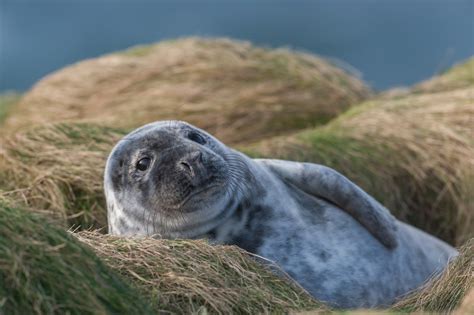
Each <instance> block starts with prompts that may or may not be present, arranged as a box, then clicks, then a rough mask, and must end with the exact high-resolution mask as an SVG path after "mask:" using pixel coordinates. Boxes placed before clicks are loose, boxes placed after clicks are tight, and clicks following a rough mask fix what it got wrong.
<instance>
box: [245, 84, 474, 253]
mask: <svg viewBox="0 0 474 315" xmlns="http://www.w3.org/2000/svg"><path fill="white" fill-rule="evenodd" d="M473 119H474V103H473V100H472V87H471V88H464V89H457V90H453V91H447V92H443V93H433V94H428V93H426V94H420V95H407V96H404V97H401V98H396V99H392V100H373V101H369V102H366V103H364V104H362V105H359V106H356V107H354V108H353V109H351V110H349V111H348V112H346V113H344V114H343V115H341V116H340V117H339V118H338V119H336V120H334V121H332V122H331V123H329V124H328V125H326V126H324V127H320V128H316V129H312V130H307V131H303V132H299V133H297V134H293V135H291V136H285V137H277V138H274V139H271V140H264V141H263V142H260V143H258V144H255V145H253V146H250V147H247V148H245V150H244V151H247V152H248V153H249V154H250V155H253V156H263V157H273V158H282V159H288V160H300V161H312V162H316V163H321V164H325V165H328V166H330V167H333V168H335V169H336V170H338V171H340V172H341V173H343V174H345V175H346V176H348V177H349V178H351V179H352V180H354V181H355V182H356V183H357V184H359V185H360V186H361V187H363V188H364V189H365V190H366V191H368V192H369V193H370V194H372V195H373V196H374V197H376V198H377V199H378V200H380V201H381V202H382V203H383V204H385V205H386V206H387V207H388V208H389V209H390V210H391V211H392V212H393V213H394V214H395V215H396V216H397V217H398V218H400V219H401V220H404V221H407V222H409V223H411V224H414V225H416V226H418V227H420V228H422V229H423V230H426V231H428V232H430V233H432V234H435V235H437V236H438V237H440V238H442V239H444V240H446V241H448V242H450V243H452V244H456V245H460V244H462V243H463V242H464V241H466V240H467V239H469V238H471V237H473V233H474V213H473V211H472V209H473V208H474V204H473V198H472V192H473V191H474V140H473V138H472V134H473V125H472V121H473Z"/></svg>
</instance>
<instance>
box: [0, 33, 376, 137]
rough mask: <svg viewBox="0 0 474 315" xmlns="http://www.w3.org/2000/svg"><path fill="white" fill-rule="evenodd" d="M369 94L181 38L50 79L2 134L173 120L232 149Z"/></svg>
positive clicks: (311, 63)
mask: <svg viewBox="0 0 474 315" xmlns="http://www.w3.org/2000/svg"><path fill="white" fill-rule="evenodd" d="M370 95H371V92H370V90H369V89H368V88H367V87H366V86H365V85H364V84H363V83H362V82H361V81H360V80H358V79H357V78H355V77H353V76H351V75H350V74H348V73H346V72H344V71H343V70H341V69H339V68H337V67H335V66H333V65H332V64H330V63H329V62H327V61H325V60H323V59H321V58H319V57H316V56H312V55H309V54H304V53H299V52H294V51H291V50H288V49H273V50H272V49H265V48H259V47H255V46H253V45H251V44H250V43H248V42H240V41H233V40H228V39H200V38H186V39H179V40H173V41H165V42H160V43H159V44H156V45H152V46H139V47H136V48H133V49H129V50H127V51H125V52H119V53H115V54H111V55H106V56H103V57H100V58H96V59H91V60H87V61H83V62H80V63H78V64H75V65H72V66H70V67H67V68H65V69H62V70H60V71H58V72H56V73H54V74H52V75H49V76H47V77H45V78H44V79H43V80H41V81H40V82H39V83H37V84H36V85H35V87H34V88H33V89H32V90H31V91H29V92H28V93H26V95H25V97H24V98H23V99H22V101H21V102H20V103H19V104H18V105H17V106H15V108H14V110H12V112H11V114H10V115H9V118H8V119H7V121H6V126H7V128H8V129H10V130H16V129H17V128H21V127H25V126H30V125H32V124H42V123H46V122H47V123H51V122H57V121H71V120H75V121H77V120H86V121H89V122H96V123H100V124H101V125H106V126H112V127H124V128H135V127H138V126H141V125H143V124H145V123H147V122H150V121H155V120H163V119H176V118H179V119H181V120H186V121H188V122H190V123H193V124H195V125H197V126H199V127H202V128H204V129H206V130H208V131H210V132H211V133H213V134H215V135H216V136H218V137H219V138H220V139H222V140H224V141H225V142H226V143H237V142H246V141H249V140H250V139H257V138H265V137H268V136H271V135H275V134H282V133H285V132H288V131H291V130H298V129H303V128H306V127H312V126H315V125H319V124H322V123H325V122H327V121H328V120H330V119H331V118H333V117H335V116H337V115H338V114H340V113H342V112H343V111H345V110H346V109H347V108H349V107H350V105H352V104H356V103H358V102H360V101H362V100H364V99H366V98H367V97H369V96H370Z"/></svg>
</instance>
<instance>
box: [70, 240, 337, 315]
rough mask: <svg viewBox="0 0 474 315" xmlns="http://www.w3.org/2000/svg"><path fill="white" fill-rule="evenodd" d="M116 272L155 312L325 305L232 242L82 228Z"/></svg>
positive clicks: (251, 310)
mask: <svg viewBox="0 0 474 315" xmlns="http://www.w3.org/2000/svg"><path fill="white" fill-rule="evenodd" d="M76 237H78V238H79V240H80V241H81V242H83V243H86V244H88V245H89V246H90V247H91V248H93V249H94V251H95V252H96V253H97V255H98V256H99V257H101V259H102V260H103V261H104V262H105V263H106V264H107V265H109V266H110V267H111V268H113V269H114V270H116V271H118V272H119V273H120V274H121V275H122V276H123V277H125V278H126V279H127V280H128V281H129V282H130V283H132V284H134V285H135V286H136V287H137V288H139V289H140V290H141V292H142V294H143V295H145V296H147V297H148V298H149V299H151V300H152V301H154V303H155V305H154V306H155V308H159V309H160V312H164V313H168V312H170V313H173V314H191V313H196V312H203V311H205V312H207V313H210V314H261V313H267V314H268V313H271V314H275V313H277V314H283V313H287V312H288V311H289V310H307V309H318V310H321V311H323V310H326V311H327V310H328V308H327V307H325V306H323V305H322V304H321V303H318V302H316V301H315V300H313V299H312V298H311V297H310V296H309V295H308V294H307V293H306V292H305V291H304V290H303V289H301V288H300V287H299V286H297V285H296V284H295V283H293V282H292V281H290V280H289V279H284V278H280V277H277V276H276V275H275V274H274V272H273V271H276V270H278V269H276V267H273V268H270V266H271V265H266V266H265V265H263V264H261V263H260V262H258V261H256V260H261V259H259V258H256V257H253V256H249V254H248V253H246V252H244V251H243V250H241V249H239V248H238V247H235V246H211V245H209V244H208V243H207V242H206V241H204V240H197V241H196V240H157V239H151V238H120V237H116V236H111V235H103V234H100V233H96V232H88V231H83V232H80V233H78V234H77V235H76ZM280 273H281V272H280Z"/></svg>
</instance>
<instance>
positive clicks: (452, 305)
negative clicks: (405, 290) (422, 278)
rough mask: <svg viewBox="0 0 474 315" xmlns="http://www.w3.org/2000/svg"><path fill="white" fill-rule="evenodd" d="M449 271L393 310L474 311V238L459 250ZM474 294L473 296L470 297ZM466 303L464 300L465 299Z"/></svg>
mask: <svg viewBox="0 0 474 315" xmlns="http://www.w3.org/2000/svg"><path fill="white" fill-rule="evenodd" d="M459 252H460V255H459V257H457V258H456V259H454V260H453V261H452V262H451V263H450V264H449V266H448V267H447V268H446V270H445V271H444V272H443V273H442V274H440V275H439V276H437V277H435V278H434V279H432V280H431V281H429V282H427V283H426V284H425V285H424V286H423V287H422V288H421V289H419V290H417V291H416V292H414V293H413V294H411V295H409V296H407V297H406V298H404V299H403V300H402V301H400V302H398V303H397V304H396V305H395V306H394V307H393V308H392V309H393V310H401V311H409V312H419V311H425V312H450V311H453V310H454V309H456V308H457V307H459V306H460V304H461V302H463V304H462V305H461V310H459V313H460V312H461V311H462V308H465V309H468V308H469V307H470V308H471V309H472V308H473V307H474V303H473V302H474V301H473V300H472V292H471V290H472V288H473V285H474V239H471V240H469V241H468V242H467V243H466V244H465V245H464V246H462V247H461V248H460V250H459ZM469 292H471V294H470V295H471V297H470V295H467V294H468V293H469ZM464 299H465V300H466V301H463V300H464Z"/></svg>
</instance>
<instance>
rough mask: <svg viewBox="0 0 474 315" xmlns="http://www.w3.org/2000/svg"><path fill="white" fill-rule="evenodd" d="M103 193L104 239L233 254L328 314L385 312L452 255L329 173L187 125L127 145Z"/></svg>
mask: <svg viewBox="0 0 474 315" xmlns="http://www.w3.org/2000/svg"><path fill="white" fill-rule="evenodd" d="M145 166H146V167H145ZM104 184H105V192H106V198H107V205H108V220H109V232H110V233H112V234H117V235H148V236H150V235H153V236H157V237H166V238H208V239H209V240H210V241H211V242H212V243H216V244H233V245H237V246H240V247H241V248H243V249H245V250H247V251H249V252H251V253H255V254H258V255H260V256H263V257H265V258H267V259H269V260H272V261H274V262H276V263H277V264H278V265H279V266H280V267H281V268H282V269H283V270H285V271H286V272H287V273H288V274H289V275H290V276H292V278H294V279H295V280H296V281H297V282H298V283H299V284H300V285H301V286H303V287H304V288H305V289H306V290H307V291H308V292H310V293H311V294H312V295H313V296H314V297H315V298H317V299H318V300H321V301H324V302H326V303H328V304H330V305H332V306H335V307H342V308H355V307H379V306H387V305H390V304H392V303H393V302H395V300H396V299H397V298H398V297H400V296H402V295H404V294H406V293H408V292H409V291H410V290H413V289H415V288H417V287H418V286H420V285H421V284H423V282H424V281H426V280H427V279H428V278H429V277H430V276H432V275H434V274H435V273H437V272H440V271H441V270H442V269H443V268H444V267H445V266H446V264H447V262H448V261H449V259H450V258H451V257H453V256H455V255H456V254H457V252H456V250H455V249H454V248H452V247H450V246H449V245H447V244H446V243H444V242H442V241H440V240H438V239H436V238H435V237H433V236H430V235H428V234H426V233H424V232H422V231H420V230H418V229H416V228H414V227H412V226H409V225H407V224H404V223H402V222H399V221H397V220H396V219H394V218H393V217H392V216H391V215H390V213H389V212H388V210H387V209H385V208H384V207H383V206H382V205H380V204H379V203H377V202H376V201H375V200H373V198H371V197H370V196H368V195H367V194H366V193H365V192H363V191H362V190H361V189H360V188H358V187H357V186H356V185H355V184H353V183H352V182H350V181H349V180H348V179H346V178H345V177H343V176H342V175H340V174H338V173H337V172H335V171H334V170H331V169H328V168H325V167H323V166H320V165H315V164H309V163H296V162H289V161H279V160H263V159H251V158H249V157H247V156H245V155H244V154H242V153H240V152H238V151H235V150H233V149H230V148H228V147H226V146H225V145H224V144H222V143H220V142H219V141H218V140H217V139H215V138H213V137H212V136H211V135H209V134H207V133H205V132H204V131H202V130H199V129H198V128H196V127H193V126H191V125H189V124H187V123H184V122H176V121H168V122H157V123H153V124H150V125H147V126H144V127H142V128H140V129H138V130H136V131H134V132H132V133H131V134H130V135H128V136H126V137H125V138H124V139H123V140H121V141H120V142H119V143H118V144H117V146H116V147H115V148H114V150H113V151H112V153H111V155H110V157H109V160H108V162H107V166H106V172H105V182H104Z"/></svg>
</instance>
